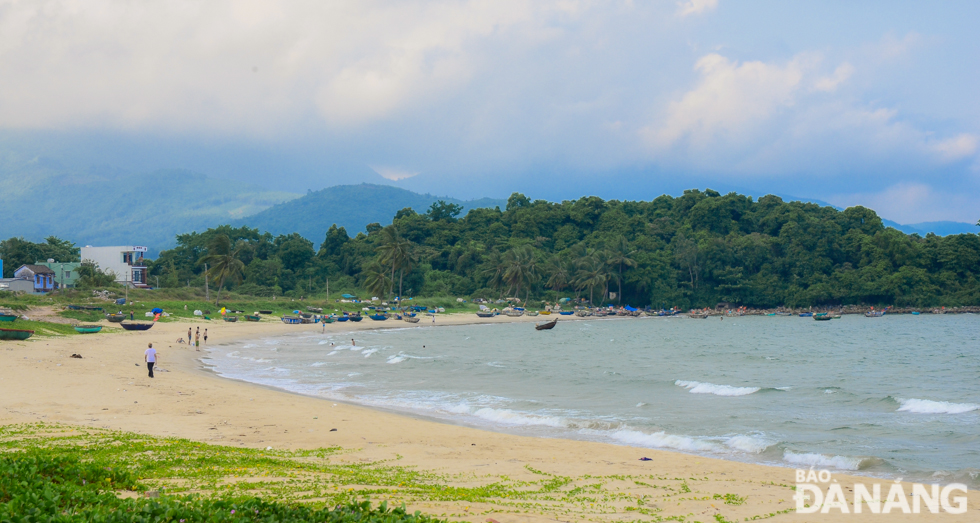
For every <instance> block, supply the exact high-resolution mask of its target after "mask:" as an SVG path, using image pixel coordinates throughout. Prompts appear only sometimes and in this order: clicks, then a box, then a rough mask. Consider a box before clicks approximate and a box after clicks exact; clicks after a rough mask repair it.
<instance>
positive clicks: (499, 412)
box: [472, 407, 568, 428]
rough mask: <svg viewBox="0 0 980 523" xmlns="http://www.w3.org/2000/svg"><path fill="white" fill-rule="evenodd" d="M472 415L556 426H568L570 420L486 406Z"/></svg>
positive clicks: (516, 423) (509, 422) (512, 421)
mask: <svg viewBox="0 0 980 523" xmlns="http://www.w3.org/2000/svg"><path fill="white" fill-rule="evenodd" d="M472 415H473V416H476V417H478V418H481V419H485V420H487V421H492V422H494V423H501V424H505V425H525V426H544V427H555V428H566V427H568V422H567V421H565V419H564V418H561V417H559V416H539V415H536V414H526V413H523V412H518V411H515V410H510V409H495V408H491V407H484V408H482V409H478V410H477V411H475V412H473V413H472Z"/></svg>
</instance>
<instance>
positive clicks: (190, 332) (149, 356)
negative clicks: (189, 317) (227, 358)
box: [143, 327, 208, 378]
mask: <svg viewBox="0 0 980 523" xmlns="http://www.w3.org/2000/svg"><path fill="white" fill-rule="evenodd" d="M191 336H193V338H191ZM177 343H184V338H177ZM187 344H188V345H191V346H193V347H195V348H197V347H200V346H201V328H200V327H198V328H197V331H196V332H195V331H194V329H192V328H190V327H188V328H187ZM204 344H205V345H207V344H208V330H207V329H204ZM197 350H201V349H200V348H198V349H197ZM158 357H159V356H158V355H157V350H156V349H154V348H153V344H152V343H150V344H148V345H147V347H146V351H145V352H144V353H143V361H145V362H146V370H147V371H148V372H149V376H150V377H151V378H152V377H153V366H154V365H155V364H156V362H157V358H158Z"/></svg>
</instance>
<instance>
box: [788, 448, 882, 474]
mask: <svg viewBox="0 0 980 523" xmlns="http://www.w3.org/2000/svg"><path fill="white" fill-rule="evenodd" d="M783 461H786V462H787V463H792V464H793V465H803V466H808V467H820V468H833V469H837V470H864V469H866V468H869V467H871V466H873V465H877V464H879V463H881V462H882V460H881V459H880V458H870V457H853V456H828V455H827V454H817V453H814V452H793V451H791V450H787V451H785V452H783Z"/></svg>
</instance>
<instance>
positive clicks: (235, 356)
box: [225, 350, 241, 358]
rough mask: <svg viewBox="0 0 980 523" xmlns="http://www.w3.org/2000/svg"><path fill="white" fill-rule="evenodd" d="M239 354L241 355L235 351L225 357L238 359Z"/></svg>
mask: <svg viewBox="0 0 980 523" xmlns="http://www.w3.org/2000/svg"><path fill="white" fill-rule="evenodd" d="M239 354H241V352H238V351H237V350H233V351H231V352H229V353H228V354H225V356H228V357H229V358H237V357H238V355H239Z"/></svg>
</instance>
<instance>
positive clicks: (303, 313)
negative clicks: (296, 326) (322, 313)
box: [299, 312, 313, 318]
mask: <svg viewBox="0 0 980 523" xmlns="http://www.w3.org/2000/svg"><path fill="white" fill-rule="evenodd" d="M299 316H300V318H312V317H313V315H312V314H310V313H308V312H301V313H299Z"/></svg>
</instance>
